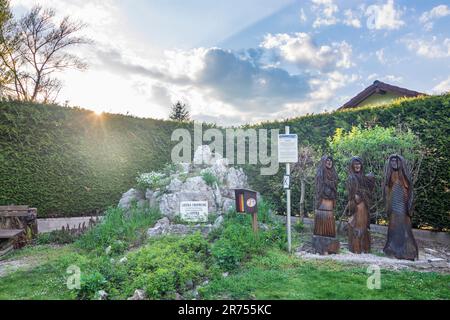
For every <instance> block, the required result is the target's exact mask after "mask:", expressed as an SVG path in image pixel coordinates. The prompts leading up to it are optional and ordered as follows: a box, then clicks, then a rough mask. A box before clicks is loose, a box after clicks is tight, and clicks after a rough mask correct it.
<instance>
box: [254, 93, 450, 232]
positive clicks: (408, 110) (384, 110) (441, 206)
mask: <svg viewBox="0 0 450 320" xmlns="http://www.w3.org/2000/svg"><path fill="white" fill-rule="evenodd" d="M285 125H289V126H290V130H291V133H297V134H298V135H299V144H309V145H313V146H316V147H320V148H321V149H322V150H324V152H327V153H328V152H329V150H328V146H327V141H326V140H327V138H328V137H329V136H332V135H333V134H334V133H335V130H336V128H343V129H344V130H346V131H348V130H350V129H351V128H352V126H361V127H363V128H367V127H373V126H375V125H379V126H382V127H402V128H404V129H406V128H410V129H411V130H412V131H413V132H414V133H415V134H416V135H418V136H419V138H420V140H421V142H422V143H423V144H424V145H425V146H426V147H427V148H428V150H429V151H428V154H427V155H426V156H425V158H424V160H423V162H422V166H421V171H420V174H419V181H418V187H419V188H420V192H418V193H417V194H416V195H415V215H414V217H413V223H414V225H415V226H416V227H422V228H427V227H429V228H433V229H435V230H443V229H446V230H449V229H450V94H447V95H442V96H430V97H421V98H415V99H402V100H399V101H397V102H395V103H393V104H391V105H386V106H381V107H376V108H370V107H363V108H358V109H349V110H345V111H336V112H332V113H324V114H317V115H309V116H305V117H299V118H295V119H289V120H286V121H284V122H267V123H263V124H261V125H258V126H255V127H256V128H267V129H271V128H274V129H280V132H284V127H285ZM339 165H340V167H339V168H338V170H345V171H346V170H347V167H346V165H347V164H345V167H344V166H343V164H339ZM246 171H247V173H248V174H249V182H250V184H251V185H252V187H253V188H254V189H255V190H258V191H260V192H261V193H262V194H265V195H266V196H267V197H268V198H269V199H270V200H271V201H272V202H274V203H279V206H278V208H277V209H278V211H279V212H285V208H286V203H285V201H286V200H285V198H286V196H285V194H284V190H283V189H282V187H281V181H282V177H283V175H284V172H285V170H284V165H282V169H281V170H279V172H278V174H277V175H275V176H273V177H267V176H260V175H259V168H257V167H254V166H253V167H251V166H246ZM380 178H381V177H380ZM313 188H314V186H313V185H308V186H307V190H306V195H307V199H306V211H307V212H313V196H314V190H313ZM292 190H293V192H292V204H293V210H294V212H298V211H299V201H300V199H299V198H300V191H299V183H296V182H295V181H294V182H293V188H292ZM340 213H341V212H337V214H340Z"/></svg>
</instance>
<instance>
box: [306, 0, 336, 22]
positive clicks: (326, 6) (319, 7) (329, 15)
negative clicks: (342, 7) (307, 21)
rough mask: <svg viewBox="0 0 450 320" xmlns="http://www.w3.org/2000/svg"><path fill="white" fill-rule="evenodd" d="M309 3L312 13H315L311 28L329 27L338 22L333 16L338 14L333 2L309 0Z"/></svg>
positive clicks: (329, 0) (330, 0)
mask: <svg viewBox="0 0 450 320" xmlns="http://www.w3.org/2000/svg"><path fill="white" fill-rule="evenodd" d="M311 2H312V7H311V8H312V11H313V12H315V13H316V19H315V20H314V22H313V28H319V27H321V26H331V25H334V24H336V23H338V22H339V19H338V18H337V17H336V16H335V14H336V13H338V12H339V8H338V6H337V5H336V4H335V3H334V1H333V0H311Z"/></svg>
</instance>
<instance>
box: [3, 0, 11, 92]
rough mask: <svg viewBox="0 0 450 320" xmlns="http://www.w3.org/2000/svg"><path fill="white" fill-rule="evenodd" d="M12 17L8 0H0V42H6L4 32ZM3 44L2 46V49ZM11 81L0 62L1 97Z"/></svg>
mask: <svg viewBox="0 0 450 320" xmlns="http://www.w3.org/2000/svg"><path fill="white" fill-rule="evenodd" d="M11 18H12V15H11V11H10V9H9V1H8V0H0V43H3V42H4V39H3V34H4V30H5V28H6V26H7V23H8V21H9V20H10V19H11ZM1 49H2V46H0V50H1ZM9 81H10V76H9V73H8V71H7V70H6V68H5V66H4V65H3V63H0V98H1V97H2V96H3V90H2V88H3V86H4V85H5V84H6V83H8V82H9Z"/></svg>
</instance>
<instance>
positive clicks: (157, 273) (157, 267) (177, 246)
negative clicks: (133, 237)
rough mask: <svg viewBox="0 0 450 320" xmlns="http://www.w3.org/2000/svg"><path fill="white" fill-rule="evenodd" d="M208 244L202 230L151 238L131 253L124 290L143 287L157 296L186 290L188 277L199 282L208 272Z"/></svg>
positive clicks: (152, 296)
mask: <svg viewBox="0 0 450 320" xmlns="http://www.w3.org/2000/svg"><path fill="white" fill-rule="evenodd" d="M208 248H209V244H208V242H207V241H206V240H205V239H204V238H203V237H202V236H201V235H200V234H199V233H197V234H194V235H190V236H186V237H182V238H180V237H165V238H160V239H158V240H154V241H152V242H150V243H149V244H148V245H147V246H145V247H143V248H142V249H140V250H139V251H137V252H133V253H131V254H130V255H129V256H128V262H127V272H128V274H129V280H128V281H127V283H125V284H124V286H125V288H126V289H125V291H126V292H128V293H129V294H130V293H132V292H133V291H134V290H135V289H138V288H140V289H144V290H145V291H146V293H147V294H148V296H149V297H151V298H155V299H157V298H161V297H170V296H171V295H173V294H174V293H175V292H176V291H183V290H187V287H186V284H187V283H188V282H189V281H192V282H193V283H194V284H195V283H197V284H198V283H199V281H200V279H202V277H204V276H206V275H207V265H208Z"/></svg>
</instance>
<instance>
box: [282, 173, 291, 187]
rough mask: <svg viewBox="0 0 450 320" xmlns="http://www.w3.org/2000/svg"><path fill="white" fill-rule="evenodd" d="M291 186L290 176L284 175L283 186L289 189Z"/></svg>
mask: <svg viewBox="0 0 450 320" xmlns="http://www.w3.org/2000/svg"><path fill="white" fill-rule="evenodd" d="M290 187H291V176H288V175H285V176H284V177H283V188H284V189H290Z"/></svg>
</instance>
